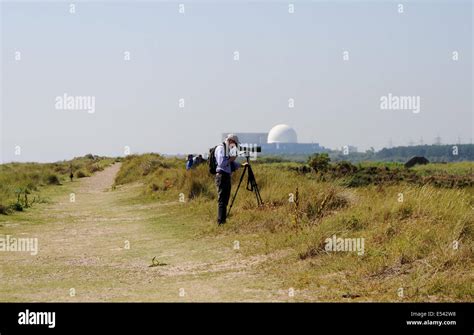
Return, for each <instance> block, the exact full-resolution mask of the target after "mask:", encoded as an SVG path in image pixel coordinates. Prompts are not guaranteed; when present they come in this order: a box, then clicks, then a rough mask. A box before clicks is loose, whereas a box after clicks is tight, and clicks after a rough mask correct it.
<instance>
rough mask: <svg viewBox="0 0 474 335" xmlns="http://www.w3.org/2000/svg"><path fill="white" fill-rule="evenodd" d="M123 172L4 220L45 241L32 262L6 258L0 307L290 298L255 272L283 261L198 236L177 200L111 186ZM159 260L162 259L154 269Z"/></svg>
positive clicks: (76, 186)
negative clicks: (147, 199) (142, 198)
mask: <svg viewBox="0 0 474 335" xmlns="http://www.w3.org/2000/svg"><path fill="white" fill-rule="evenodd" d="M119 169H120V165H119V164H115V165H113V166H111V167H109V168H107V169H105V170H104V171H102V172H99V173H97V174H95V175H94V176H92V177H90V178H84V179H81V180H79V181H75V182H73V183H67V184H65V185H64V186H61V187H59V188H60V190H57V191H55V192H56V194H52V195H51V200H52V202H51V203H50V204H45V205H38V206H36V207H34V208H32V209H30V210H28V211H27V212H25V213H21V214H15V215H13V216H7V217H2V218H0V236H1V235H11V236H12V237H29V238H37V239H38V244H39V252H38V254H37V255H36V256H32V255H30V254H29V253H25V252H2V253H1V259H0V266H1V269H2V271H0V281H1V282H2V285H1V287H0V300H1V301H262V300H265V301H268V300H287V297H288V295H287V290H285V289H284V288H281V287H280V283H279V282H278V280H276V279H272V278H269V277H264V276H263V275H262V274H261V273H260V272H259V270H258V268H259V265H260V264H261V263H262V262H264V261H267V260H269V259H271V258H272V257H279V255H269V256H253V257H245V256H243V255H242V254H241V253H239V252H238V251H236V250H234V248H233V243H232V241H228V240H224V239H222V238H219V237H215V236H214V237H209V238H206V237H202V236H201V237H199V238H196V237H195V236H194V235H192V234H191V233H190V232H189V229H188V228H187V227H186V225H184V224H183V223H182V222H179V220H177V219H176V215H175V210H173V208H175V207H176V206H175V205H176V204H174V207H173V204H166V203H160V202H156V203H153V204H146V205H144V204H141V203H139V202H138V201H136V197H137V195H138V194H139V192H140V191H141V188H140V185H134V186H127V187H123V188H118V189H116V190H111V187H112V185H113V182H114V177H115V175H116V173H117V172H118V170H119ZM71 193H73V194H74V195H73V197H75V201H71ZM73 200H74V199H73ZM153 257H156V260H157V261H158V262H159V263H157V264H158V265H157V266H154V267H150V265H151V264H152V258H153Z"/></svg>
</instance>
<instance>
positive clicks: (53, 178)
mask: <svg viewBox="0 0 474 335" xmlns="http://www.w3.org/2000/svg"><path fill="white" fill-rule="evenodd" d="M46 182H47V184H48V185H61V181H60V180H59V177H58V176H57V175H55V174H51V175H49V176H48V178H47V179H46Z"/></svg>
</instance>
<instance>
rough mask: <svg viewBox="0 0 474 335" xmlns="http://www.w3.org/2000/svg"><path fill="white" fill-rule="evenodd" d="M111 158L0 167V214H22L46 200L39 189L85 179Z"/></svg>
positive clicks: (110, 161) (89, 156) (94, 157)
mask: <svg viewBox="0 0 474 335" xmlns="http://www.w3.org/2000/svg"><path fill="white" fill-rule="evenodd" d="M113 161H114V159H112V158H106V157H99V156H94V155H92V154H89V155H86V156H84V157H77V158H74V159H72V160H69V161H62V162H57V163H46V164H41V163H9V164H1V165H0V214H8V213H11V212H13V211H22V210H23V209H24V208H28V207H30V206H32V205H34V204H35V203H40V202H44V201H47V199H44V198H43V197H42V196H41V192H40V190H41V188H43V187H45V186H51V185H61V183H62V182H64V181H65V180H67V179H69V178H70V174H71V172H72V173H73V178H84V177H88V176H90V175H91V174H92V173H94V172H97V171H101V170H103V169H104V167H106V166H108V165H110V164H111V163H112V162H113Z"/></svg>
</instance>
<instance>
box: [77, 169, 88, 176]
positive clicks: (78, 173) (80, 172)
mask: <svg viewBox="0 0 474 335" xmlns="http://www.w3.org/2000/svg"><path fill="white" fill-rule="evenodd" d="M85 177H87V175H86V174H85V172H84V171H82V170H79V171H77V172H76V178H85Z"/></svg>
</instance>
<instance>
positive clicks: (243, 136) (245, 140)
mask: <svg viewBox="0 0 474 335" xmlns="http://www.w3.org/2000/svg"><path fill="white" fill-rule="evenodd" d="M227 134H229V133H223V134H222V140H224V139H225V138H226V136H227ZM234 134H236V135H237V136H238V137H239V140H240V142H241V144H244V145H245V144H249V145H255V144H256V145H259V146H261V147H262V155H267V154H270V155H285V154H286V155H292V154H312V153H316V152H323V151H327V149H326V148H324V147H322V146H320V145H319V143H298V136H297V134H296V131H295V130H294V129H293V128H291V127H290V126H288V125H286V124H278V125H276V126H274V127H273V128H272V129H271V130H270V132H268V133H238V132H237V133H236V132H234Z"/></svg>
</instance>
